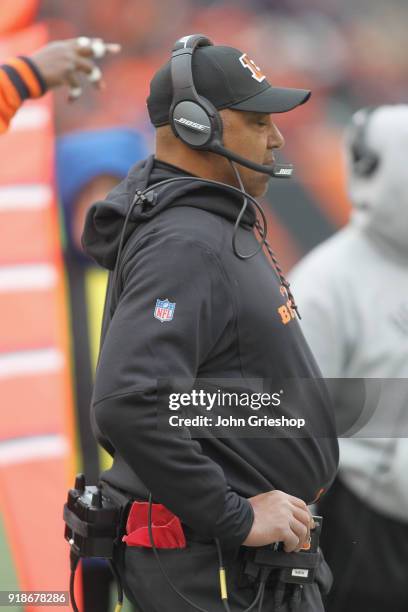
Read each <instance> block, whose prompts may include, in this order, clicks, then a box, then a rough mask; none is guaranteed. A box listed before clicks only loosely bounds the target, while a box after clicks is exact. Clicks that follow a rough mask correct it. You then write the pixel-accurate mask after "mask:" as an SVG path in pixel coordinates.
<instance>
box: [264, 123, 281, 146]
mask: <svg viewBox="0 0 408 612" xmlns="http://www.w3.org/2000/svg"><path fill="white" fill-rule="evenodd" d="M284 145H285V139H284V137H283V135H282V134H281V132H280V131H279V129H278V127H277V126H276V125H275V124H274V123H273V124H272V125H271V130H270V133H269V138H268V149H281V148H282V147H283V146H284Z"/></svg>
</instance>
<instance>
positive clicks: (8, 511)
mask: <svg viewBox="0 0 408 612" xmlns="http://www.w3.org/2000/svg"><path fill="white" fill-rule="evenodd" d="M407 24H408V4H407V2H406V0H342V2H338V1H335V0H233V1H230V2H227V1H217V0H207V1H206V0H103V2H101V0H84V1H83V2H72V0H42V1H39V0H13V1H12V2H11V1H9V0H1V2H0V59H1V60H2V61H4V60H6V59H7V57H9V56H11V55H17V54H21V53H29V52H31V51H33V50H34V49H36V48H38V47H39V46H41V45H42V44H44V43H45V42H46V41H48V40H58V39H62V38H71V37H76V36H79V35H87V36H97V37H103V38H104V39H106V40H108V41H110V42H119V43H121V44H122V47H123V51H122V53H121V54H120V55H119V56H117V57H114V58H110V59H107V60H106V61H105V62H104V77H105V81H106V84H107V87H106V90H105V91H103V92H101V93H100V92H96V91H94V90H91V88H87V89H86V92H85V93H84V95H83V96H82V98H80V100H79V101H77V102H76V103H75V104H67V102H66V95H67V93H66V91H62V90H61V91H58V92H57V93H56V94H55V95H54V96H51V95H50V94H49V95H47V96H46V97H45V98H44V99H41V100H36V101H31V102H28V103H27V104H26V105H25V106H24V107H23V109H22V110H21V111H20V112H19V114H18V116H17V117H16V119H15V121H14V122H13V125H12V129H11V131H10V133H9V134H7V135H5V136H2V137H1V139H0V160H1V161H0V321H1V323H0V401H1V408H2V418H1V421H0V511H1V512H0V590H6V589H16V590H18V589H31V590H34V589H37V590H38V589H52V590H66V589H67V585H68V548H67V545H66V544H65V542H64V541H63V539H62V533H63V523H62V518H61V515H62V504H63V502H64V499H65V496H66V489H67V488H68V486H69V485H71V484H72V481H73V480H72V479H73V475H74V473H75V471H79V470H80V469H83V468H85V471H86V472H87V475H88V476H90V477H91V478H92V477H93V476H94V474H95V471H97V467H98V466H99V465H104V464H106V462H107V458H106V457H102V456H100V455H99V454H98V452H97V451H96V448H94V447H93V443H92V439H91V438H90V437H89V430H87V428H86V424H85V425H83V423H84V410H85V411H86V406H87V402H88V400H89V393H90V384H91V378H92V369H93V367H94V363H95V354H96V346H97V333H98V332H97V329H98V320H99V316H100V308H101V300H102V297H101V296H102V294H103V282H104V280H103V279H102V280H101V279H96V276H95V274H96V273H95V271H94V275H93V276H91V277H90V278H91V280H89V279H88V277H87V278H85V277H81V280H80V285H81V283H82V285H81V286H82V288H83V294H84V295H82V297H81V295H80V296H79V298H78V296H77V298H76V299H73V294H75V287H74V286H73V285H72V278H70V276H71V277H72V269H71V272H70V269H69V266H70V264H69V257H67V256H66V249H65V251H64V246H65V247H66V242H67V237H66V232H65V231H64V223H61V219H62V213H61V210H60V207H59V206H58V201H59V197H58V194H59V191H58V189H59V186H58V180H57V175H56V172H55V164H54V160H55V145H56V142H57V138H59V137H60V136H62V135H65V134H67V133H69V132H72V131H77V130H90V129H92V130H93V129H101V128H110V127H118V126H124V127H128V128H129V127H130V128H133V129H135V130H137V132H138V133H139V134H140V136H141V138H142V139H143V140H144V142H145V143H146V144H145V146H146V150H150V149H151V148H152V137H153V132H152V130H151V127H150V126H149V123H148V117H147V112H146V108H145V99H146V96H147V92H148V86H149V81H150V78H151V76H152V75H153V73H154V71H155V70H156V69H157V67H158V66H160V65H161V64H162V63H163V62H164V61H165V60H166V59H167V58H168V57H169V52H170V50H171V48H172V44H173V43H174V41H175V40H176V39H177V38H179V37H180V36H181V35H185V34H187V33H193V32H201V33H204V34H206V35H207V36H209V37H210V38H211V39H212V40H213V41H214V42H216V43H219V44H227V45H232V46H236V47H238V48H240V49H242V50H243V51H246V52H248V53H249V54H250V56H251V57H253V58H254V59H255V61H257V62H258V63H259V65H260V66H261V67H262V70H263V71H264V72H265V73H266V74H267V75H268V77H269V80H270V82H271V83H272V84H274V83H276V84H279V85H288V86H295V87H304V88H307V89H312V91H313V97H312V99H311V101H310V102H309V103H308V104H307V105H305V106H304V107H301V108H299V109H297V110H296V111H294V112H293V113H289V114H287V115H282V116H279V117H276V123H277V124H278V126H279V128H280V129H281V131H282V132H283V134H284V136H285V139H286V146H285V148H284V151H283V152H282V156H283V157H284V159H285V161H288V162H292V163H294V165H295V169H296V175H295V178H294V179H293V180H292V181H291V182H290V183H289V182H288V183H287V182H279V181H271V184H270V188H269V191H268V193H267V196H266V197H265V199H264V202H265V204H266V209H267V217H268V226H269V239H270V241H271V244H272V245H273V247H274V250H275V251H276V253H277V254H278V256H279V258H280V260H281V262H282V264H283V268H284V269H285V271H288V270H289V269H290V268H291V267H292V265H293V264H294V263H295V262H296V261H297V260H298V259H299V258H301V257H302V256H303V255H304V254H305V253H306V252H307V251H308V250H310V249H311V248H312V247H313V246H315V245H316V244H317V243H319V242H321V241H322V240H323V239H325V238H327V237H328V236H329V235H330V234H332V233H333V232H334V231H336V229H338V228H339V227H341V226H342V225H343V224H344V223H345V222H346V220H347V218H348V214H349V203H348V200H347V195H346V189H345V186H344V172H343V164H342V132H343V128H344V125H345V123H346V122H347V121H348V119H349V118H350V116H351V114H352V113H353V112H354V111H355V110H356V109H357V108H360V107H362V106H367V105H375V104H380V103H381V104H384V103H392V102H405V101H406V99H407V93H408V91H407V89H408V83H407V78H406V75H407V74H408V48H407V47H408V39H407V36H406V32H407ZM107 154H109V151H107ZM135 161H137V160H136V159H135ZM65 172H66V173H67V175H69V174H70V172H71V170H70V167H69V165H68V166H67V167H66V168H65ZM66 224H67V220H66V219H65V225H66ZM64 253H65V258H64V257H63V255H64ZM81 274H82V272H81ZM96 275H97V274H96ZM92 278H93V280H92ZM89 283H90V284H89ZM92 283H94V284H92ZM95 283H96V284H97V285H98V287H99V289H98V291H99V294H100V298H99V303H98V304H94V306H93V307H92V310H90V311H87V312H88V314H89V313H91V314H89V325H87V326H86V327H85V328H84V327H81V325H79V328H78V325H76V323H78V321H79V323H81V321H82V315H84V313H85V311H86V310H87V307H86V306H84V304H85V303H87V297H86V295H85V294H86V291H88V292H89V291H90V292H91V293H92V291H93V290H94V289H93V287H95V286H96V285H95ZM78 300H79V301H78ZM81 300H82V301H81ZM81 308H82V310H81ZM84 316H86V314H85V315H84ZM84 333H85V334H89V338H88V340H87V342H88V345H89V346H88V349H89V352H90V358H89V364H85V366H84V365H83V364H82V363H81V368H80V371H79V370H78V362H77V360H76V358H74V355H76V350H78V349H77V348H75V347H76V343H77V340H78V335H79V336H82V338H83V337H84V336H83V334H84ZM75 336H77V338H75ZM81 350H82V349H81ZM81 373H82V374H81ZM81 375H82V378H85V381H84V380H83V379H81ZM81 389H82V391H81ZM81 393H82V396H81ZM81 406H82V408H81ZM84 406H85V408H84ZM85 421H86V413H85ZM81 423H82V424H81ZM95 457H97V459H95ZM25 609H26V610H30V609H31V608H30V607H26V608H25ZM33 609H34V608H33ZM38 609H41V608H36V610H38ZM13 610H18V608H13Z"/></svg>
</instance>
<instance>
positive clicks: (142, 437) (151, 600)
mask: <svg viewBox="0 0 408 612" xmlns="http://www.w3.org/2000/svg"><path fill="white" fill-rule="evenodd" d="M193 76H194V82H195V85H196V88H197V90H198V92H199V94H200V95H203V96H205V97H206V98H208V99H209V100H211V102H212V103H213V104H214V105H215V106H216V108H218V109H220V114H221V117H222V121H223V134H224V145H225V146H226V147H228V148H229V149H231V150H233V151H234V152H236V153H238V154H240V155H241V156H243V157H246V158H247V159H250V160H252V161H253V162H256V163H260V164H271V163H273V161H274V156H273V150H274V149H278V148H280V147H282V146H283V144H284V140H283V137H282V135H281V133H280V132H279V130H278V128H277V126H276V125H275V124H274V123H273V121H272V117H271V113H276V112H285V111H288V110H291V109H292V108H294V107H296V106H298V105H299V104H302V103H303V102H305V101H306V100H307V99H308V98H309V95H310V93H309V92H306V91H304V90H295V89H282V88H274V87H271V86H270V85H269V83H268V82H267V81H266V79H265V77H264V75H262V73H261V71H260V69H259V67H258V66H256V65H255V64H254V63H253V62H252V60H249V59H248V57H247V56H246V54H242V53H241V52H240V51H238V50H236V49H232V48H230V47H218V46H212V47H203V48H199V49H198V50H196V52H195V53H194V57H193ZM171 100H172V88H171V78H170V67H169V64H166V65H165V66H164V67H163V68H161V69H160V70H159V71H158V73H157V74H156V75H155V77H154V78H153V80H152V83H151V92H150V96H149V98H148V109H149V114H150V118H151V121H152V123H153V124H154V125H155V126H156V128H157V134H156V136H157V138H156V154H155V156H151V157H149V158H148V159H147V160H145V161H144V162H142V163H140V164H138V165H136V166H134V167H133V168H132V169H131V170H130V172H129V175H128V177H127V179H126V180H125V181H123V182H122V183H121V184H120V185H119V186H118V187H116V188H115V189H114V190H113V191H112V192H111V193H110V194H109V195H108V197H107V199H106V200H105V201H103V202H98V203H96V204H95V205H94V206H93V207H92V208H91V210H90V212H89V213H88V217H87V221H86V226H85V231H84V236H83V244H84V247H85V249H86V251H87V252H88V254H89V255H91V256H92V257H93V258H94V259H95V260H96V261H97V262H98V263H99V264H100V265H102V266H103V267H105V268H107V269H109V270H111V271H112V270H113V269H114V266H115V262H116V259H117V254H118V248H119V241H120V234H121V232H122V229H123V223H124V219H125V216H126V213H127V211H128V210H129V206H130V205H131V203H132V201H133V199H134V196H135V193H136V191H137V190H143V189H144V188H146V186H148V185H153V184H155V183H158V182H159V181H162V180H164V179H167V178H171V177H177V176H190V175H191V176H198V177H202V178H206V179H212V180H217V181H220V182H223V183H227V184H230V185H234V186H237V182H236V177H235V175H234V172H233V168H232V167H231V164H230V163H229V162H228V161H227V160H226V159H225V158H223V157H220V156H218V155H216V154H213V153H208V152H203V151H197V150H192V149H191V148H189V147H188V146H187V145H185V144H184V143H183V142H181V141H180V140H179V139H177V138H176V137H175V135H174V134H173V132H172V130H171V128H170V126H169V125H168V121H169V118H168V113H169V108H170V105H171ZM238 168H239V172H240V175H241V179H242V181H243V185H244V188H245V190H246V191H247V192H248V193H250V194H251V195H252V196H254V197H259V196H261V195H263V194H264V192H265V190H266V186H267V181H268V176H267V175H266V174H261V173H258V172H254V171H253V170H249V169H248V168H245V167H243V166H238ZM242 204H243V198H242V197H241V196H240V195H236V194H234V193H232V192H228V191H226V190H223V189H221V188H219V187H216V186H209V185H204V184H200V183H198V182H192V181H185V182H184V181H182V182H176V183H173V184H171V185H167V186H162V187H158V188H157V190H156V191H155V196H154V197H153V198H152V199H151V200H150V201H148V202H144V203H141V204H138V205H137V206H135V208H134V210H133V212H132V214H131V216H130V219H129V222H128V224H127V227H126V232H125V240H124V250H123V263H122V265H121V267H120V275H119V279H118V283H117V284H116V285H117V286H116V290H115V291H114V288H113V283H112V278H111V281H110V287H109V289H110V295H111V299H110V302H109V304H108V305H107V307H106V308H105V315H104V324H103V332H102V348H101V352H100V358H99V364H98V369H97V375H96V382H95V389H94V396H93V403H92V421H93V427H94V432H95V435H96V436H97V438H98V440H99V442H100V443H101V444H102V445H103V446H104V447H105V448H106V449H107V450H108V452H109V453H110V454H111V455H112V456H113V457H114V461H113V466H112V468H111V469H110V470H108V471H107V472H104V474H103V475H102V479H103V481H105V482H106V483H109V485H111V486H112V487H114V488H117V489H120V490H124V491H127V492H129V494H130V495H132V496H133V497H134V498H135V499H139V500H146V499H147V497H148V494H149V492H151V493H152V496H153V500H154V501H155V502H157V503H162V504H164V505H165V506H166V507H167V508H168V509H169V510H171V511H172V512H173V513H174V514H175V515H177V516H178V517H179V518H180V520H181V522H182V524H183V526H184V527H185V530H186V533H187V534H188V535H191V540H190V539H189V538H188V539H187V541H188V546H187V548H185V549H176V550H164V551H161V553H162V559H163V560H164V561H163V562H164V563H166V567H167V569H168V572H169V574H170V575H171V577H172V579H173V580H174V582H175V583H176V586H177V587H178V588H179V589H180V590H181V591H182V592H183V593H184V594H185V595H187V596H188V597H190V598H191V599H193V601H195V603H197V604H198V605H201V606H207V609H208V607H210V609H211V610H220V609H221V603H219V602H217V599H219V596H217V584H216V581H217V565H216V555H215V547H213V546H212V545H211V543H210V542H211V538H218V539H219V541H220V543H221V546H222V547H223V548H224V550H225V551H227V559H230V560H231V561H230V563H231V566H230V567H229V570H230V571H229V579H230V581H231V582H230V587H231V589H232V592H231V593H230V599H231V600H232V602H235V603H240V604H242V605H246V606H247V605H248V604H249V603H250V601H251V600H252V598H253V591H252V589H251V588H249V587H248V586H247V587H246V588H243V589H241V590H237V575H236V574H237V571H238V570H237V567H238V566H237V563H238V561H237V559H239V556H240V554H241V551H242V550H243V549H242V548H240V547H241V546H242V545H244V546H247V547H253V546H262V545H266V544H270V543H272V542H277V541H282V542H284V545H285V550H286V551H287V552H289V553H290V552H291V551H293V550H298V549H299V548H300V547H301V546H302V544H303V543H304V542H305V541H306V540H307V539H308V537H309V530H310V527H311V526H313V525H312V519H311V515H310V512H309V510H308V508H307V504H309V503H311V502H312V501H313V500H314V499H316V497H317V496H319V495H320V494H321V492H322V490H326V489H327V488H328V487H329V486H330V484H331V482H332V480H333V478H334V475H335V471H336V468H337V458H338V457H337V442H336V438H335V433H334V425H333V419H332V414H331V409H330V404H329V402H328V399H327V394H326V390H325V388H324V386H323V385H322V383H321V381H319V380H318V378H319V376H320V372H319V370H318V368H317V366H316V363H315V361H314V359H313V356H312V354H311V352H310V350H309V347H308V346H307V344H306V342H305V340H304V337H303V335H302V333H301V330H300V328H299V325H298V323H297V320H296V318H295V316H294V311H293V308H291V304H290V303H289V304H288V295H287V291H285V290H284V289H283V288H282V284H281V282H282V278H280V277H279V275H278V274H276V273H275V271H274V270H273V268H272V267H271V265H270V263H269V261H268V259H267V258H266V256H265V254H264V253H263V252H262V251H261V252H259V253H258V254H257V255H256V256H254V257H252V258H250V259H246V260H244V259H241V258H239V257H237V255H236V254H234V251H233V249H232V246H231V245H232V236H233V230H234V224H235V221H236V219H237V216H238V214H239V212H240V210H241V208H242ZM255 221H256V215H255V210H254V207H253V206H252V205H249V206H248V207H247V209H246V211H245V214H244V216H243V218H242V221H241V225H240V227H239V229H238V232H237V245H238V248H239V251H241V252H243V253H249V252H251V251H253V250H254V249H255V248H256V247H257V245H258V243H257V240H256V238H255V234H254V224H255ZM111 277H112V274H111ZM118 288H119V290H118ZM112 292H114V295H113V296H112ZM158 300H159V302H158ZM163 302H165V304H164V307H166V306H167V309H166V315H165V316H166V317H167V318H165V317H164V316H161V314H162V311H160V310H157V306H158V307H159V308H160V305H162V306H163ZM171 305H173V307H171ZM292 306H293V304H292ZM169 307H170V310H169ZM175 378H183V379H187V378H188V379H195V378H202V379H205V378H212V379H234V383H235V382H236V385H237V387H241V388H245V387H246V386H247V384H246V380H247V379H264V380H265V385H266V389H265V390H267V391H270V392H273V391H276V388H271V389H268V388H267V386H268V382H267V381H268V380H270V379H273V380H274V381H279V380H281V381H285V380H288V379H292V380H300V379H308V380H309V383H310V381H314V382H313V384H308V385H306V386H305V388H304V389H302V393H301V397H302V415H303V416H304V418H305V421H306V424H305V428H304V430H303V437H302V438H299V437H282V438H273V439H271V438H266V437H264V438H259V439H254V438H237V437H231V438H219V439H218V438H216V437H215V436H208V437H205V438H202V439H200V440H199V441H198V440H196V439H194V437H191V436H186V435H183V434H181V433H178V432H177V433H176V432H173V431H168V430H165V429H163V428H160V427H158V426H157V410H158V406H157V403H158V402H159V401H161V396H160V394H159V392H158V380H163V379H167V380H169V379H175ZM159 408H162V407H161V406H160V407H159ZM318 430H319V431H322V430H324V431H325V436H324V437H320V436H316V435H315V432H316V431H318ZM200 538H201V540H202V541H201V543H197V540H200ZM205 542H207V544H206V543H205ZM228 551H233V552H234V554H232V556H230V557H228ZM237 551H238V552H239V554H237ZM124 558H125V563H124V566H123V567H122V568H121V572H122V574H123V578H124V580H125V586H126V593H127V595H128V596H129V597H130V598H131V599H132V600H133V601H134V602H135V604H138V605H140V608H141V609H142V610H143V611H147V612H148V611H157V610H170V611H171V612H172V611H173V610H174V611H177V612H179V611H183V612H184V611H186V612H187V611H189V610H191V609H192V608H191V606H189V605H188V604H186V603H184V602H183V601H182V600H181V599H179V598H178V597H177V595H176V594H174V593H173V592H172V591H171V589H170V588H169V587H168V585H167V584H166V582H165V580H164V578H163V576H162V575H161V573H160V570H159V568H158V566H157V564H156V561H155V559H154V558H153V555H152V551H151V550H150V549H149V548H139V547H127V549H126V551H125V557H124ZM320 573H321V574H322V573H323V571H321V572H320ZM323 582H324V580H323ZM271 589H272V591H273V585H272V586H271ZM267 593H268V592H267ZM160 602H162V603H160ZM273 606H274V604H273V597H272V595H271V596H270V597H269V599H268V596H266V598H265V602H264V607H263V610H264V612H268V611H271V610H273V609H274V607H273ZM300 609H301V610H302V612H303V611H304V612H306V611H309V610H310V611H311V610H313V611H317V610H321V609H322V604H321V600H320V595H319V594H318V589H317V587H316V585H311V586H310V587H306V588H305V589H304V593H303V600H302V608H300Z"/></svg>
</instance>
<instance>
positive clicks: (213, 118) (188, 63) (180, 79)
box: [169, 34, 293, 178]
mask: <svg viewBox="0 0 408 612" xmlns="http://www.w3.org/2000/svg"><path fill="white" fill-rule="evenodd" d="M212 45H213V43H212V42H211V40H210V39H209V38H207V37H206V36H204V35H202V34H192V35H190V36H184V37H183V38H180V39H179V40H178V41H177V42H176V44H175V46H174V48H173V52H172V56H171V63H170V67H171V80H172V86H173V101H172V104H171V107H170V113H169V119H170V125H171V128H172V130H173V132H174V134H175V135H176V136H177V137H179V138H180V140H182V141H183V142H184V143H185V144H187V145H188V146H189V147H192V148H193V149H199V150H201V151H210V152H212V153H217V154H218V155H222V156H223V157H226V158H227V159H229V160H230V161H234V162H236V163H238V164H240V165H241V166H245V167H246V168H250V169H251V170H256V171H257V172H262V173H264V174H269V175H270V176H273V177H275V178H290V177H291V176H292V173H293V166H292V165H291V164H272V165H266V164H265V165H263V164H256V163H255V162H252V161H250V160H249V159H246V158H244V157H241V156H240V155H237V154H236V153H234V152H233V151H231V150H230V149H227V148H225V147H224V146H223V144H222V131H223V126H222V119H221V116H220V114H219V112H218V110H217V109H216V108H215V106H214V105H213V104H212V103H211V102H210V101H209V100H207V98H204V97H203V96H200V95H198V93H197V90H196V88H195V85H194V79H193V69H192V62H193V53H194V51H195V50H196V49H198V48H199V47H208V46H212Z"/></svg>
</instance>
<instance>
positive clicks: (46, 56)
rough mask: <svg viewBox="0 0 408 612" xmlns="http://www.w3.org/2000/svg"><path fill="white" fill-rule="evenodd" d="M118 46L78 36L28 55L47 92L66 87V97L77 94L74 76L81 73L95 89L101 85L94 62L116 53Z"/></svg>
mask: <svg viewBox="0 0 408 612" xmlns="http://www.w3.org/2000/svg"><path fill="white" fill-rule="evenodd" d="M120 48H121V47H120V45H117V44H113V43H105V42H104V41H103V40H102V39H100V38H87V37H84V36H81V37H80V38H74V39H71V40H63V41H57V42H52V43H49V44H48V45H46V46H45V47H42V48H41V49H39V50H38V51H36V52H35V53H33V54H32V55H31V56H30V59H31V60H32V61H33V62H34V63H35V65H36V66H37V68H38V70H39V71H40V73H41V75H42V77H43V78H44V80H45V82H46V84H47V87H48V89H52V88H54V87H59V86H60V85H68V86H69V88H70V98H71V99H75V98H77V97H79V95H81V91H82V89H81V84H80V82H79V80H78V76H79V75H80V74H81V73H82V74H85V75H87V76H88V79H89V80H90V81H91V82H92V83H94V84H95V85H96V86H97V87H101V85H102V80H101V79H102V72H101V70H100V69H99V68H98V66H97V65H96V64H95V61H94V59H95V58H97V59H99V58H101V57H103V56H104V55H106V54H110V53H118V52H119V51H120Z"/></svg>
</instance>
